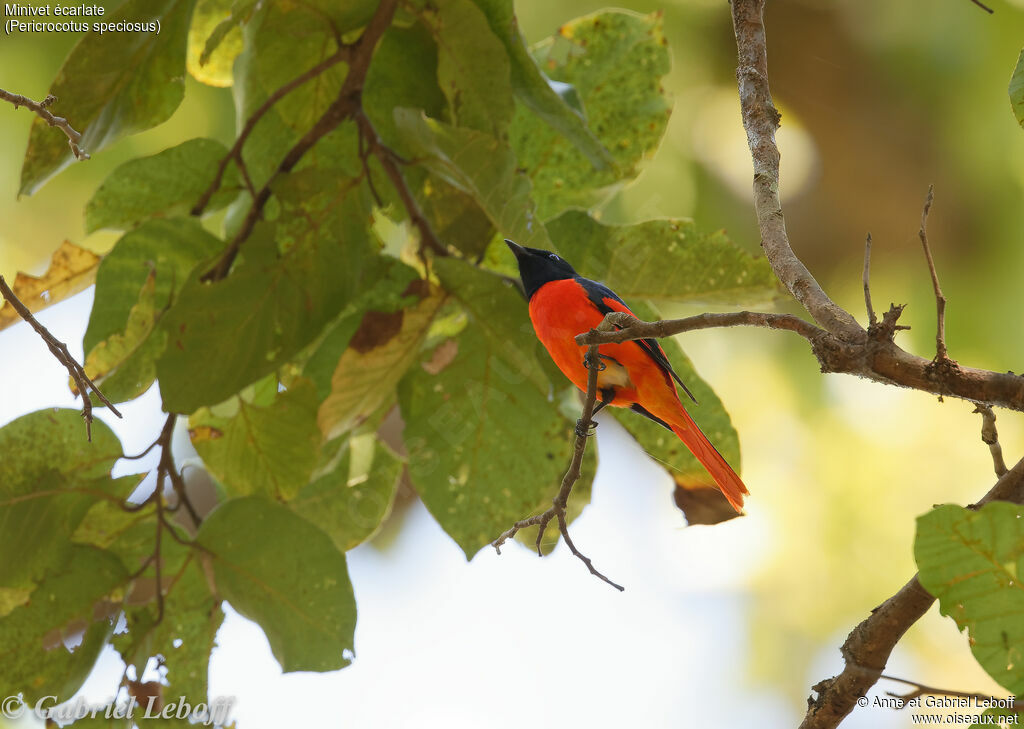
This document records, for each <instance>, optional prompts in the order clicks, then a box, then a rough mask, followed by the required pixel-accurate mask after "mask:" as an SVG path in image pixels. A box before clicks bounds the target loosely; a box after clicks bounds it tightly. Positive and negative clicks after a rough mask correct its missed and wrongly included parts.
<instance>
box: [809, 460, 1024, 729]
mask: <svg viewBox="0 0 1024 729" xmlns="http://www.w3.org/2000/svg"><path fill="white" fill-rule="evenodd" d="M990 501H1012V502H1014V503H1017V504H1019V503H1024V459H1021V460H1020V461H1018V462H1017V465H1015V466H1014V467H1013V468H1012V469H1011V470H1010V471H1007V472H1006V474H1004V475H1003V476H1002V477H1001V478H1000V479H999V480H998V481H996V483H995V485H994V486H993V487H992V488H991V489H990V490H989V492H988V493H987V494H985V495H984V496H983V497H982V498H981V500H980V501H978V503H977V504H974V505H973V506H974V507H975V508H977V507H980V506H983V505H984V504H987V503H989V502H990ZM933 602H935V598H934V597H932V595H931V594H930V593H929V592H928V591H927V590H925V589H924V588H923V587H922V586H921V583H920V582H919V581H918V579H917V575H914V577H913V578H911V580H910V581H909V582H907V584H905V585H904V586H903V587H902V588H900V591H899V592H897V593H896V594H895V595H893V596H892V597H890V598H889V599H888V600H886V601H885V602H883V603H882V604H881V605H879V606H878V607H876V608H875V609H874V610H872V611H871V615H870V616H869V617H868V618H866V619H865V620H864V621H863V622H861V623H860V624H859V625H858V626H857V627H856V628H854V629H853V631H852V632H851V633H850V635H849V637H848V638H847V639H846V642H845V643H843V646H842V648H841V649H840V651H841V653H842V655H843V661H844V662H845V663H846V667H845V668H844V669H843V672H842V673H840V674H839V675H838V676H833V677H832V678H826V679H825V680H823V681H819V682H818V683H816V684H815V685H814V686H812V687H811V690H812V691H814V692H816V693H817V694H818V695H817V697H816V698H815V697H811V698H809V699H808V700H807V715H806V716H805V717H804V720H803V722H801V724H800V729H833V727H836V726H838V725H839V722H841V721H842V720H843V719H844V718H845V717H846V716H847V715H848V714H849V713H850V712H851V711H853V708H854V706H856V704H857V699H859V698H860V697H862V696H864V695H865V694H867V692H868V689H870V688H871V687H872V686H874V685H875V683H876V682H877V681H878V679H879V678H881V676H882V671H883V670H885V664H886V661H888V660H889V655H890V654H891V653H892V650H893V648H895V646H896V643H897V642H899V640H900V638H902V637H903V634H904V633H906V632H907V630H908V629H909V628H910V626H911V625H913V624H914V623H916V622H917V621H918V620H919V619H920V618H921V616H922V615H924V614H925V613H926V612H927V611H928V608H930V607H931V605H932V603H933Z"/></svg>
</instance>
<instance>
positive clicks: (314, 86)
mask: <svg viewBox="0 0 1024 729" xmlns="http://www.w3.org/2000/svg"><path fill="white" fill-rule="evenodd" d="M322 4H325V5H326V4H328V3H322ZM329 4H330V5H334V6H338V7H339V8H340V7H341V6H349V7H352V8H353V9H358V8H359V7H361V6H363V5H364V4H365V0H360V2H357V3H352V4H350V3H340V4H339V3H329ZM316 5H317V3H268V4H266V5H265V7H264V9H263V10H261V11H260V12H258V13H257V14H256V15H255V16H254V17H253V18H252V20H250V21H249V22H248V23H247V24H246V25H245V28H244V30H243V35H244V37H245V50H244V51H243V52H242V54H241V55H239V57H238V60H237V61H236V63H235V68H234V72H235V113H236V115H237V118H238V119H242V120H247V119H249V118H250V117H252V115H253V114H254V113H255V112H256V110H257V109H259V108H260V107H261V106H262V105H263V104H264V102H266V101H267V99H268V98H269V97H270V96H271V95H272V94H273V93H275V92H276V91H277V90H278V89H280V88H281V87H283V86H285V85H286V84H288V83H290V82H291V81H293V80H294V79H296V78H297V77H298V76H300V75H302V74H303V73H304V72H306V71H308V70H310V69H312V68H314V67H316V66H318V65H320V64H321V63H322V62H324V61H326V60H327V59H328V58H329V57H331V56H333V55H334V54H335V53H336V52H337V42H336V40H335V34H334V31H333V30H332V29H331V26H330V24H329V22H328V17H327V16H326V15H325V13H324V11H323V10H321V9H319V8H317V7H316ZM371 12H372V9H371ZM347 73H348V66H347V65H346V64H345V63H338V64H336V65H334V66H332V67H331V68H328V69H326V70H324V71H323V73H320V74H319V75H317V76H316V77H315V78H313V79H311V80H309V81H307V82H306V83H304V84H302V85H301V86H299V87H298V88H296V89H294V90H293V91H291V93H289V94H288V95H287V96H286V97H285V98H284V99H283V100H282V101H281V102H280V103H277V104H274V105H273V106H272V107H271V108H270V110H269V111H267V113H266V114H264V115H263V117H262V118H261V119H260V121H259V122H258V123H257V124H256V126H255V127H254V128H253V130H252V133H251V134H250V136H249V139H248V140H247V141H246V144H245V147H244V148H243V149H242V156H243V158H244V160H245V164H246V168H247V169H248V171H249V175H250V177H251V178H252V180H253V183H254V184H255V185H256V186H257V187H260V186H261V185H263V184H264V183H265V182H266V181H267V180H268V179H270V177H271V175H273V174H274V173H275V172H276V170H277V168H278V165H279V164H280V162H281V159H282V158H283V157H284V155H285V154H286V153H287V151H288V150H289V149H291V148H292V147H293V146H294V145H295V143H296V142H298V141H299V139H301V138H302V137H303V136H305V134H306V133H307V132H308V131H309V130H310V129H311V128H312V127H313V125H314V124H315V123H316V121H317V120H318V119H319V118H320V117H321V116H322V115H323V113H324V112H325V111H326V110H327V107H328V106H330V105H331V104H332V103H333V102H334V100H335V99H336V98H337V97H338V92H339V91H340V90H341V85H342V83H343V82H344V80H345V76H346V74H347ZM356 140H357V135H356V127H355V124H354V123H353V122H351V121H346V122H344V123H342V124H341V125H340V126H339V127H338V128H337V129H335V130H334V131H332V132H331V133H330V134H328V135H326V136H325V137H324V138H323V139H321V140H320V141H319V142H317V144H316V145H315V146H314V147H313V148H312V149H310V150H309V151H308V152H306V154H305V155H303V158H302V160H301V161H300V163H299V167H300V168H301V167H304V166H313V167H319V168H323V169H328V168H330V169H334V170H337V171H338V172H339V173H340V174H341V175H343V176H344V177H355V176H357V175H359V174H360V172H361V165H360V163H359V157H358V147H357V141H356Z"/></svg>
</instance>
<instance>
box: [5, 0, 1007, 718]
mask: <svg viewBox="0 0 1024 729" xmlns="http://www.w3.org/2000/svg"><path fill="white" fill-rule="evenodd" d="M104 4H106V5H108V7H111V8H112V7H113V6H114V5H116V3H104ZM991 4H993V6H994V8H995V10H996V14H995V15H994V16H989V15H987V14H985V13H984V12H982V11H981V10H980V9H979V8H978V7H976V6H974V5H973V4H972V3H971V2H969V0H938V1H936V0H907V1H906V2H901V3H891V2H886V1H884V0H834V1H823V0H806V1H800V0H772V1H771V2H770V3H769V4H768V12H767V17H766V22H767V29H768V48H769V77H770V81H771V86H772V91H773V93H774V95H775V98H776V103H777V104H778V105H779V107H780V110H781V111H782V114H783V127H782V131H781V132H780V134H779V144H780V147H781V149H782V155H783V158H782V192H783V205H784V207H785V210H786V214H787V222H788V227H789V231H790V235H791V239H792V242H793V245H794V248H795V250H796V252H797V254H798V255H799V256H801V257H802V258H803V260H804V261H805V262H806V263H807V265H808V266H809V267H810V269H811V270H812V272H813V273H814V274H815V276H816V277H817V278H818V279H819V280H820V281H821V282H822V284H823V285H824V286H825V288H826V290H827V291H829V292H830V294H831V295H832V296H833V297H834V298H835V299H837V301H838V302H839V303H840V304H841V305H843V306H844V307H845V308H846V309H847V310H849V311H851V312H853V313H854V314H855V315H856V316H858V318H859V319H860V320H861V321H863V320H864V319H865V316H864V314H863V310H864V309H863V300H862V291H861V266H862V262H863V243H864V238H865V235H866V234H867V233H868V232H869V231H870V232H871V233H872V235H873V237H874V255H873V271H872V283H873V286H872V289H873V294H874V304H875V308H876V310H884V308H886V306H887V304H888V302H890V301H894V302H896V303H906V304H908V305H909V306H908V308H907V311H906V313H905V315H904V320H903V323H905V324H909V325H912V327H913V329H912V330H911V331H910V332H905V333H901V334H900V338H901V342H902V344H903V345H904V346H905V347H907V348H909V349H911V350H912V351H915V352H917V353H919V354H922V355H923V356H930V354H931V353H932V351H933V348H934V318H935V317H934V300H933V298H932V293H931V286H930V281H929V278H928V274H927V269H926V267H925V264H924V261H923V257H922V254H921V249H920V243H919V241H918V238H917V229H918V225H919V222H920V212H921V205H922V203H923V200H924V196H925V193H926V191H927V187H928V185H929V184H930V183H934V185H935V205H934V207H933V210H932V215H931V218H930V223H929V233H930V236H929V237H930V242H931V245H932V249H933V251H934V254H935V257H936V263H937V266H938V271H939V275H940V280H941V282H942V287H943V290H944V292H945V294H946V296H947V297H948V299H949V305H948V309H947V342H948V345H949V348H950V354H951V356H952V357H953V358H955V359H957V360H959V361H960V362H962V363H964V364H969V365H973V366H978V367H985V368H989V369H993V370H1015V371H1018V372H1019V371H1022V370H1024V336H1022V332H1024V286H1021V281H1022V273H1024V216H1022V211H1024V131H1022V130H1021V128H1020V127H1019V126H1018V124H1017V123H1016V121H1015V120H1014V118H1013V115H1012V114H1011V112H1010V107H1009V102H1008V100H1007V94H1006V86H1007V82H1008V80H1009V76H1010V73H1011V71H1012V69H1013V66H1014V63H1015V62H1016V59H1017V56H1018V54H1019V52H1020V50H1021V46H1022V44H1024V0H991ZM605 5H606V3H603V2H600V1H598V0H558V1H557V2H551V1H550V0H520V1H519V2H518V3H517V11H518V14H519V19H520V24H521V27H522V30H523V32H524V33H525V35H526V36H527V38H528V39H529V40H531V41H534V40H538V39H540V38H543V37H546V36H547V35H549V34H550V33H551V32H552V31H553V30H554V29H555V28H556V27H557V26H558V25H559V24H560V23H563V22H565V21H567V20H569V19H571V18H574V17H577V16H579V15H583V14H585V13H589V12H592V11H594V10H597V9H600V8H602V7H605ZM628 7H629V8H630V9H633V10H637V11H640V12H652V11H655V10H662V11H663V12H664V20H665V34H666V37H667V38H668V41H669V44H670V47H671V50H672V54H673V70H672V73H671V75H670V76H669V77H668V79H667V84H666V85H667V86H668V88H669V91H670V92H671V93H672V95H673V96H674V99H675V108H674V112H673V114H672V118H671V122H670V125H669V129H668V133H667V135H666V138H665V140H664V141H663V143H662V146H661V149H660V151H659V152H658V154H657V155H656V157H655V158H654V159H653V160H651V161H650V162H649V164H648V166H647V168H646V169H645V171H644V173H643V174H642V175H641V177H640V179H639V180H638V181H637V182H636V183H635V184H634V185H632V186H630V187H629V188H627V189H625V190H623V191H622V192H621V194H619V195H618V196H617V197H616V198H614V199H613V200H612V201H611V202H610V203H609V204H608V205H607V207H606V209H605V210H604V217H605V219H606V220H609V221H621V222H627V221H628V222H632V221H638V220H643V219H647V218H652V217H658V216H668V215H671V216H691V217H693V218H694V219H695V220H696V221H697V223H698V225H699V226H700V227H701V228H702V229H705V230H714V229H718V228H725V229H727V231H728V233H729V235H730V236H731V238H732V239H733V240H734V241H736V242H737V243H739V244H740V245H742V246H744V247H746V248H747V249H749V250H751V251H753V250H756V249H757V247H758V236H757V232H756V222H755V219H754V215H753V209H752V205H751V203H750V184H749V182H750V175H751V171H750V159H749V155H748V152H747V148H746V141H745V137H744V135H743V130H742V127H741V124H740V119H739V104H738V101H737V99H736V91H735V78H734V67H735V46H734V44H733V38H732V28H731V23H730V20H729V12H728V7H727V4H726V3H725V2H724V0H676V1H675V2H660V3H659V2H652V1H650V0H638V1H637V2H633V3H629V4H628ZM76 40H77V37H76V36H74V35H59V34H50V35H41V34H39V35H20V36H19V35H13V36H5V37H3V38H2V40H0V86H2V87H3V88H5V89H8V90H10V91H13V92H16V93H22V94H25V95H27V96H30V97H32V98H36V99H41V98H42V97H44V96H45V94H46V89H47V88H48V86H49V84H50V82H51V80H52V79H53V77H54V75H55V73H56V71H57V69H58V68H59V66H60V64H61V62H62V61H63V59H64V57H65V55H66V54H67V52H68V50H69V49H70V48H71V46H72V45H73V44H74V43H75V41H76ZM297 71H298V69H297ZM230 93H231V92H230V89H213V88H210V87H207V86H203V85H202V84H199V83H198V82H196V81H194V80H192V79H191V78H190V79H188V81H187V89H186V96H185V101H184V103H183V104H182V106H181V107H180V109H179V110H178V111H177V112H176V113H175V115H174V116H173V117H172V118H171V119H170V120H169V121H168V122H167V123H165V124H163V125H161V126H159V127H157V128H155V129H153V130H151V131H148V132H146V133H143V134H140V135H137V136H135V137H131V138H129V139H126V140H124V141H122V142H120V143H118V144H116V145H115V146H113V147H112V148H110V149H109V150H107V151H105V152H103V153H101V154H99V155H96V156H95V157H94V158H93V159H92V160H91V161H89V162H87V163H84V164H81V163H79V164H74V165H72V167H71V168H70V169H68V170H66V171H65V172H64V173H62V174H61V175H60V176H58V177H57V178H56V179H55V180H53V181H52V182H50V183H49V184H48V185H46V187H44V188H43V189H42V190H41V191H40V192H39V193H37V194H36V195H35V196H33V197H31V198H22V199H20V200H19V199H17V198H16V191H17V187H18V174H19V170H20V158H21V155H22V153H23V151H24V148H25V144H26V141H27V138H28V129H29V125H30V123H31V121H32V116H31V114H29V113H27V112H25V111H23V110H22V111H17V112H16V111H14V110H13V109H12V108H10V107H9V106H3V107H0V139H3V144H2V145H0V159H2V160H3V164H0V220H2V221H3V223H2V224H0V272H2V273H3V274H4V275H8V276H10V275H13V273H14V272H15V271H16V270H25V271H28V272H32V273H40V272H41V271H43V270H45V268H46V265H47V261H48V259H49V256H50V254H51V252H52V251H53V250H54V249H55V248H56V247H57V246H58V245H59V244H60V242H61V241H62V240H63V239H65V238H68V239H70V240H72V241H74V242H76V243H79V244H82V245H85V246H86V247H88V248H91V249H92V250H94V251H96V252H98V253H102V252H104V251H106V250H108V249H109V247H110V246H111V245H112V244H113V242H114V240H115V238H116V234H114V233H109V232H108V233H96V234H93V235H90V236H85V235H84V232H83V218H82V210H83V207H84V204H85V202H86V200H87V199H88V198H89V196H90V195H91V194H92V192H93V190H94V189H95V188H96V186H97V185H98V184H99V183H100V181H102V179H103V178H104V177H105V176H106V175H107V174H108V173H109V172H110V171H111V170H112V169H113V168H114V167H116V166H117V165H118V164H120V163H121V162H123V161H125V160H127V159H129V158H131V157H135V156H139V155H145V154H153V153H155V152H157V151H160V150H161V149H164V148H165V147H167V146H170V145H172V144H175V143H178V142H180V141H182V140H184V139H188V138H191V137H195V136H210V137H214V138H218V139H221V140H223V141H225V142H229V141H230V135H231V131H232V129H233V125H234V118H233V116H234V115H233V110H232V104H231V97H230ZM584 273H586V272H584ZM780 306H782V307H783V308H786V307H788V308H789V309H790V310H793V311H796V309H794V308H792V306H791V305H790V304H789V303H788V302H781V303H780ZM667 313H668V314H678V315H683V314H687V313H695V312H692V311H689V310H678V311H673V312H667ZM2 344H3V339H2V335H0V345H2ZM683 346H684V347H685V348H686V349H687V351H688V352H689V353H690V355H691V357H693V359H694V360H695V362H696V364H697V366H698V368H699V369H700V370H701V372H702V373H703V375H704V376H705V377H706V378H707V379H708V381H709V382H710V383H711V384H712V385H713V386H714V387H715V389H716V391H717V393H718V394H719V396H720V397H721V398H722V400H723V401H724V402H725V404H726V407H727V408H728V410H729V411H730V413H731V415H732V417H733V419H734V423H735V425H736V428H737V430H738V431H739V434H740V439H741V444H742V447H743V462H744V479H745V480H746V481H747V483H748V484H750V485H751V491H752V492H753V496H752V498H751V501H750V511H751V514H752V515H751V516H750V517H748V518H747V519H745V520H739V521H746V522H752V523H753V525H752V526H747V527H744V526H742V525H734V524H733V523H730V524H728V525H723V526H722V527H716V528H721V529H733V530H739V529H743V528H746V529H748V530H750V529H753V532H752V534H747V535H746V536H742V537H741V542H742V543H743V544H746V545H747V547H748V548H749V549H750V550H752V551H753V552H755V553H756V554H755V555H753V556H752V557H751V560H750V562H749V563H746V564H743V565H737V566H736V567H735V569H736V570H737V572H738V573H740V574H741V577H740V579H739V580H738V582H739V583H740V584H742V586H743V587H742V589H743V590H744V591H745V592H746V593H747V598H748V599H747V600H745V605H746V615H745V618H744V619H745V620H746V622H747V623H748V626H749V627H748V630H747V631H746V632H747V635H748V636H749V641H750V644H749V650H748V664H747V665H746V666H737V667H736V669H737V671H738V672H739V674H740V676H741V677H742V678H740V679H739V680H741V681H742V682H744V683H746V682H748V681H749V682H753V683H754V684H758V685H760V686H761V687H762V688H768V689H769V690H772V691H778V692H780V693H781V694H782V695H783V696H785V698H786V700H787V701H788V702H790V703H791V705H792V706H793V707H794V709H795V710H798V711H799V708H800V704H801V703H802V700H803V698H804V697H805V696H806V694H807V691H808V687H809V684H810V683H813V681H814V680H818V679H820V678H824V677H825V676H826V675H830V673H831V672H832V671H833V670H834V668H835V667H836V653H837V651H836V648H837V646H838V645H839V644H840V643H841V642H842V640H843V638H844V637H845V635H846V632H847V631H848V630H849V629H850V628H851V627H852V626H853V625H854V624H855V623H856V622H858V621H859V620H860V619H861V618H862V617H863V616H864V615H866V613H867V611H868V610H869V609H870V608H872V607H874V606H875V605H877V604H878V603H880V602H881V601H882V600H884V599H885V598H886V597H888V596H889V595H890V594H892V593H893V592H894V591H895V590H896V589H898V588H899V586H901V585H902V584H903V582H904V581H905V580H906V579H907V578H909V577H910V576H911V575H912V574H913V572H914V566H913V559H912V554H911V544H912V538H913V529H914V517H915V516H917V515H918V514H919V513H921V512H923V511H925V510H926V509H928V508H930V507H931V505H932V504H935V503H942V502H946V501H954V502H959V503H970V502H971V501H973V500H974V499H976V498H977V497H979V496H980V495H981V494H982V493H984V491H985V490H987V489H988V487H989V486H990V484H991V482H992V480H993V477H992V473H991V462H990V460H989V455H988V450H987V448H986V447H985V446H984V445H983V444H982V443H981V442H980V439H979V435H978V433H979V427H980V420H979V418H978V416H977V415H972V414H971V407H970V406H968V405H966V404H964V403H959V402H954V401H947V402H944V403H939V402H936V400H935V398H932V397H929V396H926V395H923V394H920V393H910V392H903V391H899V390H896V389H893V388H884V387H882V386H880V385H875V384H870V383H864V382H858V381H854V380H851V379H849V378H846V379H841V378H838V377H836V376H828V377H825V376H821V375H820V374H818V372H817V367H816V364H815V362H814V360H813V358H812V357H811V355H810V352H809V351H808V350H807V347H806V345H805V344H804V343H803V341H802V340H799V339H797V338H795V337H792V338H790V337H789V335H787V334H784V333H770V332H760V331H728V332H725V331H712V332H698V333H693V334H691V335H687V337H686V338H685V339H684V340H683ZM13 386H14V383H11V382H5V383H4V384H3V387H4V388H7V387H13ZM53 387H54V388H61V387H63V382H55V383H54V384H53ZM999 416H1000V417H999V426H1000V434H1001V438H1002V442H1003V445H1004V449H1005V451H1006V454H1007V460H1008V461H1010V462H1014V461H1016V460H1017V459H1018V458H1019V457H1020V455H1021V452H1022V449H1024V427H1022V425H1021V419H1020V416H1019V415H1018V414H1012V413H1005V414H1004V413H1000V414H999ZM9 417H13V415H10V416H7V415H6V414H5V417H4V418H3V420H5V421H6V420H7V419H9ZM664 508H665V509H666V510H671V509H672V506H671V504H670V503H669V502H668V500H667V499H666V500H665V505H664ZM698 529H699V527H698ZM573 576H574V577H576V575H575V574H573ZM616 576H618V575H616ZM727 581H728V580H727ZM905 644H906V645H907V650H908V651H909V652H908V653H905V654H900V655H901V656H903V657H902V658H901V659H900V661H901V665H902V667H903V669H901V670H907V671H910V670H912V671H913V674H914V675H913V677H914V678H916V679H919V680H921V681H924V682H927V683H932V684H938V685H943V686H951V687H956V688H961V689H966V690H983V691H989V690H991V691H996V690H997V689H996V687H995V686H994V685H993V684H992V683H991V681H990V679H988V678H987V677H986V676H985V674H984V673H983V672H982V671H981V669H980V668H978V666H977V665H976V664H975V663H974V661H973V659H972V658H971V656H970V654H969V652H968V650H967V646H966V637H964V636H959V635H957V634H956V630H955V627H954V626H953V624H952V622H951V621H948V620H944V619H942V618H940V617H939V616H938V615H937V613H936V612H935V611H934V610H933V611H932V612H931V613H930V614H929V615H928V616H927V617H926V619H925V620H923V621H922V622H921V623H920V624H918V625H917V626H916V627H915V628H914V629H913V630H912V631H911V633H910V634H909V635H908V637H907V638H906V639H905ZM808 679H812V680H810V681H809V680H808Z"/></svg>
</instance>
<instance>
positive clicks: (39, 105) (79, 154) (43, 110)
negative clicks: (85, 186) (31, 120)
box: [0, 89, 89, 161]
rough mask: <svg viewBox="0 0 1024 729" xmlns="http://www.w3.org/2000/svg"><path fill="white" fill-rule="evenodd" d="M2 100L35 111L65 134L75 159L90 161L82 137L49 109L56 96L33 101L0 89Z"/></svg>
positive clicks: (51, 95)
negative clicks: (83, 147)
mask: <svg viewBox="0 0 1024 729" xmlns="http://www.w3.org/2000/svg"><path fill="white" fill-rule="evenodd" d="M0 99H3V100H4V101H9V102H11V103H12V104H14V108H15V109H17V108H18V107H21V106H24V107H25V108H26V109H31V110H32V111H34V112H35V113H36V115H37V116H39V117H40V118H41V119H42V120H43V121H45V122H46V123H47V124H49V125H50V126H51V127H57V128H58V129H60V130H61V131H62V132H64V136H66V137H67V138H68V146H69V147H71V152H72V153H73V154H74V155H75V159H77V160H79V161H84V160H87V159H89V155H88V154H87V153H86V151H85V150H84V149H82V147H81V146H80V145H81V142H82V135H81V134H80V133H79V132H77V131H75V129H74V128H73V127H72V126H71V124H70V123H69V122H68V120H67V119H65V118H64V117H62V116H54V115H53V113H52V112H51V111H50V110H49V108H48V107H49V106H50V105H52V104H53V103H54V102H55V101H57V97H56V96H54V95H53V94H49V95H48V96H47V97H46V98H45V99H43V100H42V101H32V99H30V98H28V97H27V96H22V95H21V94H12V93H11V92H10V91H4V90H3V89H0Z"/></svg>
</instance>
